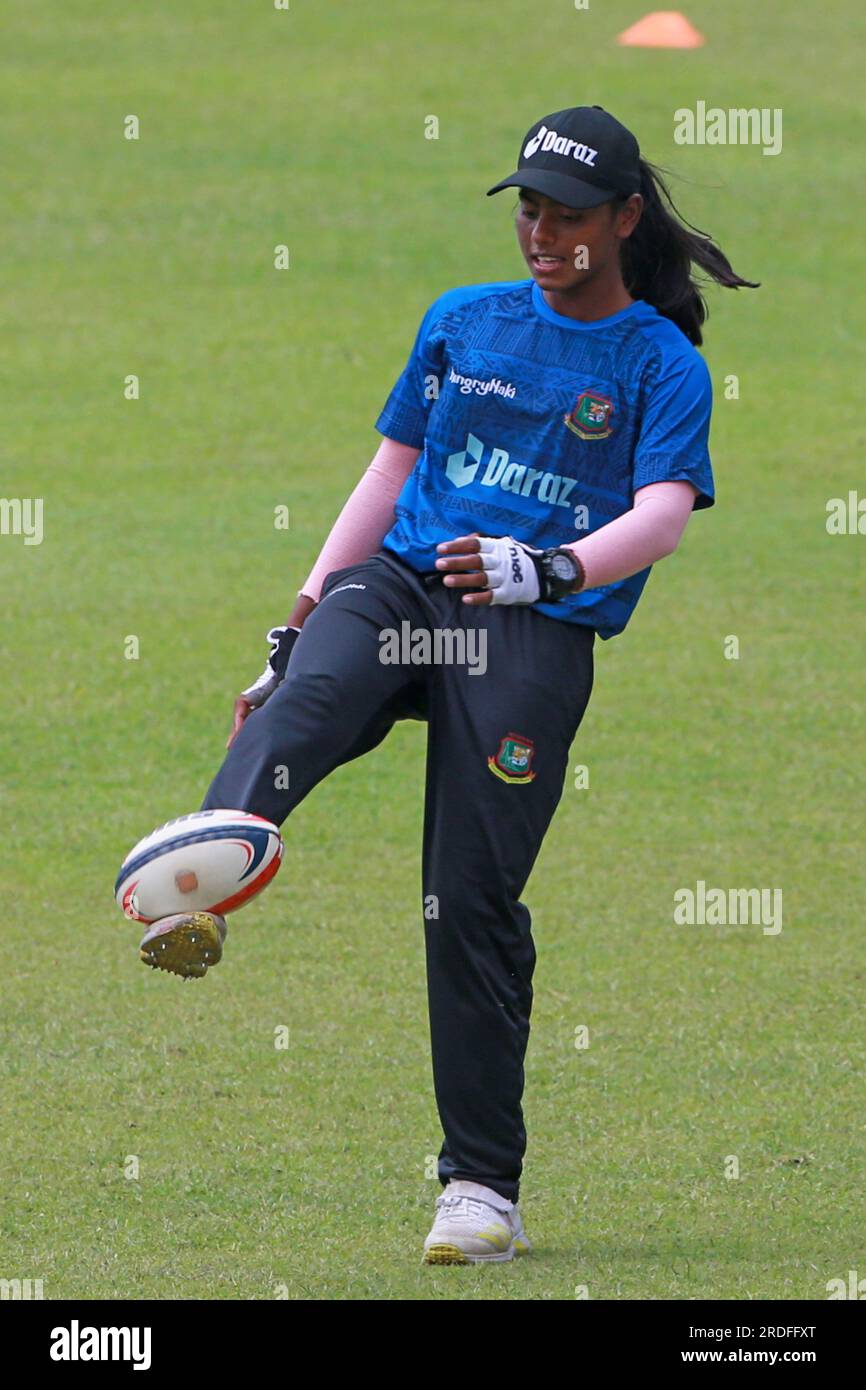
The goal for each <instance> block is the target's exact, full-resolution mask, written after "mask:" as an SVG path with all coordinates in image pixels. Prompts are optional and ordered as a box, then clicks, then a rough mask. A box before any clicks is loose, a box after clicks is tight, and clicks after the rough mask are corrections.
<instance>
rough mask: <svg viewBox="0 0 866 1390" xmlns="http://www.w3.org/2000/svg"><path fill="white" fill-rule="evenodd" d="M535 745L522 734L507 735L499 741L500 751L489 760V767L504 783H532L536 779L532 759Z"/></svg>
mask: <svg viewBox="0 0 866 1390" xmlns="http://www.w3.org/2000/svg"><path fill="white" fill-rule="evenodd" d="M534 753H535V744H534V743H533V742H532V739H531V738H521V736H520V734H506V735H505V736H504V738H501V739H500V740H499V751H498V752H497V753H496V754H495V756H494V757H492V758H488V759H487V766H488V767H489V768H490V771H491V772H494V773H495V774H496V776H497V777H501V778H502V780H503V782H531V781H532V780H533V778H534V777H535V773H534V772H533V771H532V759H533V755H534Z"/></svg>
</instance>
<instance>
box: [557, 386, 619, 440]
mask: <svg viewBox="0 0 866 1390" xmlns="http://www.w3.org/2000/svg"><path fill="white" fill-rule="evenodd" d="M612 415H613V401H612V400H610V399H609V397H607V396H602V395H601V393H600V392H599V391H581V393H580V395H579V396H578V398H577V400H576V401H575V403H574V409H573V410H572V411H571V413H570V414H569V415H566V416H565V423H566V424H567V425H568V428H569V429H570V430H571V431H572V433H573V434H577V435H579V436H580V438H581V439H607V436H608V435H609V434H611V433H612V431H613V425H612V424H611V420H610V417H611V416H612Z"/></svg>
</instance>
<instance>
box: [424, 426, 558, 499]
mask: <svg viewBox="0 0 866 1390" xmlns="http://www.w3.org/2000/svg"><path fill="white" fill-rule="evenodd" d="M483 456H484V444H483V443H482V441H481V440H480V439H478V438H477V437H476V436H475V435H474V434H470V435H467V438H466V448H465V449H461V450H460V451H459V452H458V453H456V454H449V455H448V458H447V460H446V462H445V473H446V475H447V477H448V479H449V481H450V482H452V483H453V484H454V486H455V487H468V485H469V483H472V482H475V481H476V478H477V481H478V483H479V484H480V486H481V487H498V488H501V489H502V491H503V492H516V493H518V494H519V495H520V496H521V497H531V496H532V495H533V491H534V493H535V496H536V497H537V498H538V500H539V502H547V503H548V504H549V505H550V506H554V507H571V506H573V505H574V504H573V503H572V502H570V501H569V496H570V494H571V492H572V491H573V489H574V488H575V487H576V485H577V479H576V478H567V477H565V475H564V474H562V473H549V472H547V471H546V470H545V469H543V468H529V467H528V465H527V464H525V463H512V462H511V461H510V459H509V456H508V451H507V450H506V449H491V451H490V458H489V459H488V461H487V466H486V468H485V469H484V472H483V473H482V474H481V476H480V477H478V470H479V468H480V467H481V461H482V458H483Z"/></svg>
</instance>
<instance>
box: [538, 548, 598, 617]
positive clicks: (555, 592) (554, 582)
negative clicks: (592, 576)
mask: <svg viewBox="0 0 866 1390" xmlns="http://www.w3.org/2000/svg"><path fill="white" fill-rule="evenodd" d="M535 567H536V569H537V571H538V580H539V584H540V586H541V598H542V601H543V602H544V603H556V602H557V601H558V600H559V599H563V598H567V597H568V595H569V594H576V593H578V592H579V591H580V590H581V589H582V588H583V586H584V583H585V581H586V572H585V570H584V568H583V565H582V564H581V563H580V561H579V560H578V558H577V556H576V555H575V554H574V552H573V551H571V550H563V549H560V548H558V547H556V546H554V548H553V549H552V550H542V551H541V552H540V554H539V555H538V556H537V557H536V560H535Z"/></svg>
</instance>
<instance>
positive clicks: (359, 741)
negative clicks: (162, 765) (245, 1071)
mask: <svg viewBox="0 0 866 1390" xmlns="http://www.w3.org/2000/svg"><path fill="white" fill-rule="evenodd" d="M407 625H408V626H407ZM461 629H462V630H463V631H462V632H461V631H460V630H461ZM471 629H476V631H474V632H472V631H470V630H471ZM386 630H390V631H391V632H392V633H394V634H395V638H392V639H391V641H392V654H394V655H397V654H399V655H400V656H406V655H411V645H410V644H411V642H412V641H415V640H417V634H419V633H421V632H425V631H426V632H427V633H430V634H431V635H432V634H433V633H434V632H435V631H436V630H438V631H439V632H440V633H443V632H446V633H447V632H450V633H451V634H454V636H452V638H450V639H448V638H447V637H446V638H444V639H443V643H444V645H443V648H442V649H441V650H440V652H439V653H438V655H439V658H440V660H439V663H438V664H437V663H436V661H435V660H434V661H432V662H430V664H426V665H424V664H413V663H411V662H410V663H408V664H387V663H383V661H381V660H380V653H381V652H382V651H383V637H382V635H383V633H385V632H386ZM397 635H399V636H400V639H401V642H402V650H400V651H399V653H398V647H397V646H396V645H394V643H395V639H396V636H397ZM594 637H595V633H594V631H593V630H592V629H591V628H589V627H585V626H581V625H577V624H573V623H564V622H558V621H556V620H554V619H552V618H549V617H547V616H545V615H544V614H542V613H539V612H537V611H535V610H534V609H533V608H531V607H528V606H525V605H524V606H517V605H515V606H506V605H502V606H499V605H496V606H481V607H475V606H474V605H468V604H463V603H461V601H460V591H459V590H458V591H454V590H452V589H450V588H446V587H445V586H444V585H443V584H442V583H441V582H440V581H439V579H438V576H436V575H432V576H428V577H422V576H420V575H418V574H416V573H415V572H414V571H413V570H411V569H409V568H408V567H407V566H406V565H405V564H403V563H402V562H401V561H399V560H397V558H396V557H395V556H394V555H393V554H392V553H391V552H390V551H384V550H382V551H380V552H379V553H378V554H377V555H374V556H372V557H371V558H370V559H369V560H365V561H363V562H362V563H360V564H357V565H352V566H350V567H349V568H347V569H342V570H335V571H334V572H333V573H332V574H330V575H329V576H328V578H327V580H326V582H325V586H324V589H323V592H322V598H321V600H320V602H319V604H318V606H317V607H316V608H315V610H314V611H313V612H312V613H311V615H310V617H309V618H308V619H307V620H306V622H305V624H304V627H303V631H302V633H301V635H300V637H299V638H298V641H297V643H296V644H295V647H294V650H293V652H292V657H291V661H290V663H289V668H288V672H287V674H286V679H285V681H284V682H283V683H282V685H280V686H279V687H278V688H277V690H276V691H275V693H274V694H273V695H272V696H271V698H270V699H269V700H268V701H267V703H266V704H265V705H263V706H262V708H261V709H260V710H257V711H255V712H254V713H253V714H251V715H250V716H249V718H248V719H247V721H246V723H245V724H244V726H243V728H242V729H241V732H240V733H239V735H238V737H237V738H236V740H235V742H234V744H233V745H232V747H231V749H230V750H229V752H228V755H227V756H226V759H225V762H224V763H223V765H222V767H221V768H220V771H219V772H218V774H217V776H216V778H215V779H214V781H213V783H212V785H211V787H210V790H209V791H208V794H207V797H206V799H205V802H204V806H203V808H202V809H207V810H210V809H215V808H220V807H226V808H231V809H235V810H246V811H252V812H254V813H255V814H257V815H261V816H266V817H267V818H268V819H269V820H272V821H275V822H276V823H277V824H281V823H282V822H283V821H284V820H285V818H286V817H287V816H288V815H289V813H290V812H291V811H292V810H293V809H294V808H295V806H297V805H298V803H299V802H300V801H302V800H303V798H304V797H305V796H306V795H307V793H308V792H309V791H310V790H311V789H312V788H313V787H314V786H315V785H316V783H317V782H320V781H321V780H322V778H323V777H326V776H327V775H328V773H329V772H331V770H332V769H333V768H335V767H338V766H339V765H340V764H341V763H345V762H348V761H350V759H352V758H357V757H359V756H360V754H362V753H366V752H367V751H369V750H370V749H371V748H375V747H376V745H377V744H378V743H380V742H381V741H382V739H383V738H384V737H385V735H386V734H387V733H388V731H389V730H390V729H391V728H392V727H393V724H394V722H395V720H397V719H406V718H416V719H426V721H427V725H428V734H427V785H426V797H425V809H424V852H423V872H422V892H423V912H424V929H425V934H426V946H427V987H428V998H429V1004H430V1032H431V1043H432V1054H433V1076H434V1084H435V1090H436V1101H437V1105H438V1108H439V1116H440V1120H441V1122H442V1128H443V1131H444V1136H445V1138H444V1142H443V1145H442V1149H441V1152H440V1155H439V1178H440V1181H441V1182H442V1183H443V1185H444V1184H445V1183H447V1182H448V1180H449V1178H452V1177H455V1178H468V1179H470V1180H472V1181H474V1182H479V1183H483V1184H485V1185H486V1186H488V1187H492V1188H493V1189H494V1190H495V1191H497V1192H500V1193H501V1194H502V1195H503V1196H504V1197H507V1198H510V1199H511V1200H512V1201H516V1200H517V1195H518V1187H519V1181H520V1174H521V1169H522V1164H523V1155H524V1151H525V1148H526V1130H525V1128H524V1123H523V1112H522V1109H521V1098H522V1095H523V1082H524V1075H523V1061H524V1056H525V1052H526V1044H527V1040H528V1037H529V1016H530V1010H531V1006H532V973H533V968H534V965H535V947H534V944H533V941H532V936H531V932H530V916H529V912H528V910H527V908H526V907H525V906H524V904H523V903H522V902H520V894H521V893H522V891H523V888H524V886H525V884H526V881H527V879H528V877H529V874H530V871H531V869H532V866H533V863H534V862H535V859H536V856H537V854H538V851H539V849H540V848H541V843H542V840H543V838H544V835H545V832H546V830H547V827H548V825H549V823H550V820H551V817H552V816H553V813H554V811H555V809H556V806H557V803H558V801H559V798H560V795H561V793H562V786H563V780H564V777H565V773H566V770H567V765H568V754H569V749H570V746H571V743H572V740H573V738H574V735H575V733H576V731H577V727H578V725H579V723H580V720H581V718H582V716H583V712H584V710H585V708H586V705H587V701H588V700H589V695H590V691H591V689H592V674H593V651H592V649H593V642H594ZM461 641H465V643H466V647H465V652H466V655H467V657H468V660H466V661H463V662H462V663H455V664H449V662H448V660H447V657H448V655H449V653H450V655H451V656H452V658H453V657H454V656H460V655H461V654H462V649H461V646H460V643H461ZM449 643H451V644H453V645H450V646H449ZM485 643H486V650H485ZM418 654H420V655H421V656H422V657H423V656H424V655H425V653H423V652H421V653H418V652H417V648H416V655H418ZM482 654H483V655H482ZM430 655H432V656H433V657H434V658H435V657H436V655H437V652H436V649H435V647H433V648H431V652H430ZM485 661H486V670H484V672H483V674H481V673H480V672H481V669H482V667H483V665H484V664H485ZM473 666H474V667H475V668H476V671H477V672H478V673H476V674H473ZM286 783H288V786H287V785H286Z"/></svg>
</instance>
